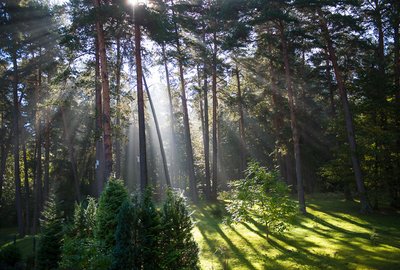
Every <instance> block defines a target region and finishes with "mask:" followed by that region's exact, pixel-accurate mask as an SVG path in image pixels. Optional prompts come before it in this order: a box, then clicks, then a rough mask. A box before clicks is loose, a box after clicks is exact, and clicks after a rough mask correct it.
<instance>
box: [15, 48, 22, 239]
mask: <svg viewBox="0 0 400 270" xmlns="http://www.w3.org/2000/svg"><path fill="white" fill-rule="evenodd" d="M12 61H13V105H14V106H13V128H14V178H15V207H16V211H17V223H18V234H19V235H20V236H24V235H25V231H24V224H23V218H22V199H21V175H20V167H19V134H20V131H19V117H20V116H19V115H20V112H19V100H18V64H17V52H16V51H14V52H13V55H12Z"/></svg>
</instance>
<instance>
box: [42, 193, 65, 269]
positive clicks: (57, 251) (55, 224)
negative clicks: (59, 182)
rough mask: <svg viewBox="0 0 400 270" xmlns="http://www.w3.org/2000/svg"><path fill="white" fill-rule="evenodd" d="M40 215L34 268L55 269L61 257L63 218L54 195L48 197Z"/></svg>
mask: <svg viewBox="0 0 400 270" xmlns="http://www.w3.org/2000/svg"><path fill="white" fill-rule="evenodd" d="M42 215H43V220H41V229H42V231H41V235H40V239H39V246H38V251H37V255H36V269H38V270H41V269H44V270H49V269H57V268H58V263H59V261H60V258H61V246H62V237H63V227H62V225H63V220H62V218H61V216H60V213H59V211H58V209H57V203H56V201H55V199H54V197H50V198H49V200H48V202H47V204H46V207H45V209H44V211H43V213H42Z"/></svg>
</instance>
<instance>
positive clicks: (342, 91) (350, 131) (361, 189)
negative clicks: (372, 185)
mask: <svg viewBox="0 0 400 270" xmlns="http://www.w3.org/2000/svg"><path fill="white" fill-rule="evenodd" d="M317 13H318V17H319V23H320V26H321V28H322V34H323V36H324V38H325V41H326V43H327V48H328V52H329V57H330V60H331V61H332V65H333V70H334V72H335V77H336V81H337V84H338V89H339V95H340V98H341V100H342V104H343V110H344V117H345V121H346V131H347V138H348V141H349V146H350V152H351V161H352V164H353V171H354V176H355V180H356V184H357V191H358V194H359V196H360V203H361V212H362V213H367V212H370V211H371V206H370V204H369V201H368V196H367V192H366V189H365V184H364V180H363V176H362V172H361V166H360V161H359V159H358V155H357V144H356V139H355V135H354V124H353V115H352V113H351V110H350V105H349V100H348V97H347V91H346V88H345V86H344V82H343V77H342V72H341V70H340V68H339V64H338V61H337V57H336V52H335V49H334V48H333V44H332V40H331V36H330V34H329V29H328V24H327V22H326V19H325V17H324V15H323V13H322V10H321V9H317Z"/></svg>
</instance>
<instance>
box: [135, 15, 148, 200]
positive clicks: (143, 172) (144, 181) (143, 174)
mask: <svg viewBox="0 0 400 270" xmlns="http://www.w3.org/2000/svg"><path fill="white" fill-rule="evenodd" d="M141 38H142V37H141V31H140V24H139V23H135V58H136V84H137V99H138V118H139V157H140V188H141V190H142V192H144V191H145V189H146V187H147V185H148V178H147V157H146V131H145V128H146V123H145V116H144V99H143V70H142V56H141V51H140V50H141V44H140V42H141Z"/></svg>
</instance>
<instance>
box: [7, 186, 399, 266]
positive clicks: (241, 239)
mask: <svg viewBox="0 0 400 270" xmlns="http://www.w3.org/2000/svg"><path fill="white" fill-rule="evenodd" d="M307 202H308V209H307V210H308V212H309V214H308V215H307V216H299V217H298V218H297V220H296V223H295V224H294V225H293V226H292V227H291V230H290V231H289V232H286V233H285V234H282V235H270V241H269V242H267V240H266V239H265V233H264V226H263V225H261V224H258V223H256V222H253V223H251V224H234V225H228V224H224V223H223V219H224V215H225V214H226V213H225V210H224V205H223V204H222V203H218V204H212V205H207V204H201V205H199V206H197V207H193V208H194V210H195V213H194V220H195V222H196V227H195V230H194V235H195V239H196V241H197V242H198V244H199V246H200V260H201V266H202V269H203V270H211V269H213V270H218V269H232V270H240V269H250V270H255V269H318V270H319V269H382V270H390V269H396V270H397V269H399V265H400V213H399V212H394V211H393V210H382V211H381V212H378V213H374V214H371V215H367V216H365V215H361V214H359V213H358V209H359V207H358V203H356V202H345V201H344V200H341V199H340V197H339V196H337V195H329V194H328V195H326V194H321V195H315V196H313V197H311V198H307ZM15 232H16V230H15V228H7V229H0V246H4V245H6V244H12V242H13V239H14V235H15ZM17 245H18V247H19V248H20V249H21V251H22V254H23V256H24V257H27V256H30V255H31V254H32V250H33V239H32V237H25V238H22V239H17Z"/></svg>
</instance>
